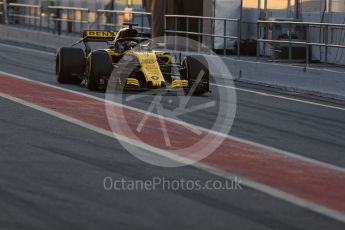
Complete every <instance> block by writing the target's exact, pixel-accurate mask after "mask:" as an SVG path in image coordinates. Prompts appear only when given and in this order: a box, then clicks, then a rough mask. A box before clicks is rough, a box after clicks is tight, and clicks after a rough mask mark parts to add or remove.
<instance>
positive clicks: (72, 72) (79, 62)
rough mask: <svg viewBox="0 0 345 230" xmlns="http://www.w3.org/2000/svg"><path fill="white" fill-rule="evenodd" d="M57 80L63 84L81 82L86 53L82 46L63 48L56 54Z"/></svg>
mask: <svg viewBox="0 0 345 230" xmlns="http://www.w3.org/2000/svg"><path fill="white" fill-rule="evenodd" d="M55 72H56V80H57V81H58V82H59V83H61V84H80V83H81V82H82V76H83V75H84V72H85V53H84V51H83V50H82V49H80V48H61V49H59V50H58V52H57V54H56V65H55Z"/></svg>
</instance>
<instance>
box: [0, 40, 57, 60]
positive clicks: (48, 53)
mask: <svg viewBox="0 0 345 230" xmlns="http://www.w3.org/2000/svg"><path fill="white" fill-rule="evenodd" d="M0 46H3V47H7V48H11V49H13V48H14V49H18V50H22V51H27V52H34V53H38V54H43V55H49V56H54V57H55V55H56V54H55V53H52V52H48V51H42V50H36V49H32V48H26V47H21V46H14V45H8V44H3V43H0Z"/></svg>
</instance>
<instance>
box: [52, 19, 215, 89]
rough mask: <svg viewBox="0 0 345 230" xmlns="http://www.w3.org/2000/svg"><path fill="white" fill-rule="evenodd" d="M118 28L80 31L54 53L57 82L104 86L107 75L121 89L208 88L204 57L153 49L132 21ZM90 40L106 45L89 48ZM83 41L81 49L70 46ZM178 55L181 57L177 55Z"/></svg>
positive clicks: (97, 87)
mask: <svg viewBox="0 0 345 230" xmlns="http://www.w3.org/2000/svg"><path fill="white" fill-rule="evenodd" d="M125 26H127V27H126V28H123V29H121V30H120V31H118V32H110V31H89V30H88V31H84V33H83V39H82V40H81V41H79V42H78V43H76V44H74V45H73V46H72V47H66V48H60V49H59V50H58V52H57V56H56V78H57V81H58V82H59V83H62V84H67V83H74V84H81V83H82V82H84V83H85V85H86V87H87V88H88V89H89V90H100V89H105V88H106V87H107V84H108V82H109V80H110V77H111V76H114V75H115V78H116V81H117V82H118V84H119V85H122V87H123V89H140V90H151V89H167V90H174V89H183V90H184V92H185V93H186V94H189V95H202V94H205V93H207V92H210V91H209V80H210V77H209V69H208V63H207V60H206V59H205V57H203V56H201V55H191V56H186V57H185V58H184V59H183V60H182V61H181V63H173V62H174V61H173V60H175V59H174V58H173V54H172V53H171V52H165V51H164V50H163V51H162V50H161V51H159V50H158V49H156V50H155V48H154V47H158V46H159V45H157V44H154V42H153V40H151V39H148V38H144V37H141V36H139V34H138V31H137V30H136V29H134V28H133V27H134V26H135V25H134V24H125ZM90 42H107V43H108V47H107V48H105V49H101V50H92V49H91V48H90V45H89V43H90ZM79 43H83V44H84V46H85V49H82V48H75V47H74V46H75V45H77V44H79ZM180 59H182V58H180ZM123 70H126V71H123Z"/></svg>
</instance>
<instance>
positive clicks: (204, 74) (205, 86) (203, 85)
mask: <svg viewBox="0 0 345 230" xmlns="http://www.w3.org/2000/svg"><path fill="white" fill-rule="evenodd" d="M182 67H183V69H182V72H181V78H182V80H187V81H188V87H186V88H185V93H186V94H187V95H203V94H205V93H208V92H210V70H209V66H208V62H207V60H206V58H205V57H204V56H201V55H193V56H187V57H185V58H184V60H183V61H182Z"/></svg>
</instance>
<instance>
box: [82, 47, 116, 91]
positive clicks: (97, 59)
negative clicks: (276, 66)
mask: <svg viewBox="0 0 345 230" xmlns="http://www.w3.org/2000/svg"><path fill="white" fill-rule="evenodd" d="M87 65H88V70H87V73H86V87H87V88H88V89H89V90H92V91H95V90H98V89H99V88H100V79H101V78H102V77H105V78H106V79H109V77H110V75H111V72H112V71H113V68H114V67H113V62H112V59H111V57H110V56H109V54H108V53H107V52H104V51H95V52H93V53H91V54H90V56H89V58H88V61H87Z"/></svg>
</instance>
